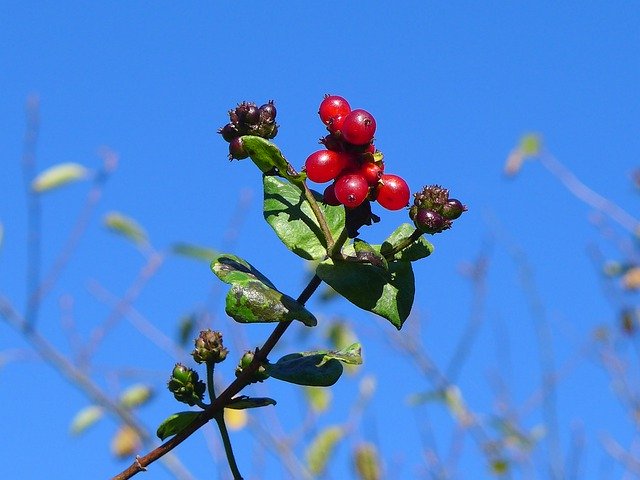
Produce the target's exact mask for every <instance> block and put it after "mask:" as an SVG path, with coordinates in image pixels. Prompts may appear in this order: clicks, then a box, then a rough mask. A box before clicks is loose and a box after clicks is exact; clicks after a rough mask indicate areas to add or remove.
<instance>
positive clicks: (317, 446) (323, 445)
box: [305, 426, 344, 475]
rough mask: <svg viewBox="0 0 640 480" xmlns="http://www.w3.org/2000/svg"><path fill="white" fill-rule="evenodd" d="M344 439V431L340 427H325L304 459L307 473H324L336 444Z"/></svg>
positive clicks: (312, 443)
mask: <svg viewBox="0 0 640 480" xmlns="http://www.w3.org/2000/svg"><path fill="white" fill-rule="evenodd" d="M343 437H344V429H343V428H342V427H340V426H332V427H327V428H325V429H324V430H322V431H321V432H320V433H318V435H316V437H315V438H314V439H313V441H312V442H311V444H310V445H309V447H308V448H307V451H306V453H305V458H306V460H307V466H308V468H309V471H310V472H311V474H313V475H320V474H322V473H323V472H324V470H325V468H326V467H327V464H328V463H329V461H330V460H331V456H332V454H333V452H334V450H335V448H336V445H337V444H338V442H339V441H340V440H341V439H342V438H343Z"/></svg>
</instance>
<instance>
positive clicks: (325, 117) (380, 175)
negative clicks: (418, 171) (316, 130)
mask: <svg viewBox="0 0 640 480" xmlns="http://www.w3.org/2000/svg"><path fill="white" fill-rule="evenodd" d="M318 114H319V115H320V120H322V123H324V124H325V125H326V127H327V130H328V131H329V134H328V135H327V136H325V137H323V138H322V139H320V143H322V144H323V145H324V146H325V148H326V150H318V151H317V152H314V153H312V154H311V155H309V157H308V158H307V160H306V162H305V172H306V173H307V178H308V179H309V180H311V181H312V182H316V183H325V182H329V181H333V183H331V184H330V185H329V186H327V188H326V189H325V191H324V202H325V203H326V204H328V205H344V206H345V207H349V208H356V207H358V206H359V205H361V204H362V203H363V202H365V201H366V200H372V201H377V202H378V203H379V204H380V205H382V206H383V207H384V208H387V209H389V210H399V209H401V208H404V207H406V206H407V204H408V203H409V197H410V192H409V186H408V185H407V182H405V181H404V179H402V178H401V177H399V176H398V175H391V174H385V173H384V162H383V160H382V154H381V153H380V152H379V151H377V150H376V148H375V146H374V145H373V136H374V134H375V131H376V120H375V118H374V117H373V115H371V114H370V113H369V112H367V111H366V110H362V109H356V110H352V109H351V106H350V105H349V103H348V102H347V100H345V99H344V98H343V97H340V96H338V95H326V96H325V97H324V99H323V100H322V103H320V109H319V111H318Z"/></svg>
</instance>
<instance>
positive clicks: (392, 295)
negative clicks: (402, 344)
mask: <svg viewBox="0 0 640 480" xmlns="http://www.w3.org/2000/svg"><path fill="white" fill-rule="evenodd" d="M316 274H317V275H318V276H319V277H320V278H321V279H322V280H323V281H325V282H326V283H328V284H329V285H330V286H331V287H332V288H333V289H334V290H335V291H336V292H338V293H339V294H340V295H342V296H343V297H345V298H346V299H347V300H349V301H350V302H351V303H353V304H354V305H356V306H358V307H360V308H362V309H364V310H367V311H370V312H373V313H376V314H378V315H380V316H381V317H383V318H386V319H387V320H389V321H390V322H391V323H392V324H393V325H394V326H395V327H396V328H397V329H398V330H400V329H401V328H402V324H403V323H404V321H405V320H406V319H407V317H408V316H409V313H410V312H411V307H412V305H413V297H414V294H415V285H414V282H415V280H414V277H413V269H412V268H411V263H409V262H401V261H396V262H391V263H389V275H383V274H382V272H381V270H380V269H378V268H376V267H374V266H372V265H364V264H359V263H350V262H340V261H337V262H335V263H334V262H333V260H331V259H328V260H325V261H323V262H322V263H320V264H319V265H318V267H317V269H316Z"/></svg>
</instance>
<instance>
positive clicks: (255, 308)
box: [226, 280, 318, 327]
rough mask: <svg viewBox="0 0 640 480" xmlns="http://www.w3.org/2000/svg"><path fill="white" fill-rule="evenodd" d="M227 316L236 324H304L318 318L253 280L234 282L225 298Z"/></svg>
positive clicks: (312, 324)
mask: <svg viewBox="0 0 640 480" xmlns="http://www.w3.org/2000/svg"><path fill="white" fill-rule="evenodd" d="M226 312H227V315H229V316H230V317H232V318H233V319H234V320H235V321H237V322H240V323H269V322H286V321H291V320H300V321H301V322H302V323H304V324H305V325H306V326H308V327H314V326H316V325H317V324H318V321H317V320H316V318H315V317H314V316H313V314H312V313H311V312H309V311H308V310H307V309H306V308H304V307H303V306H302V305H301V304H300V303H298V302H296V301H295V300H294V299H293V298H291V297H289V296H288V295H285V294H283V293H280V292H279V291H277V290H275V289H273V288H270V287H268V286H266V285H265V284H264V283H262V282H260V281H257V280H249V281H247V282H242V283H235V284H233V285H232V286H231V289H230V290H229V293H227V299H226Z"/></svg>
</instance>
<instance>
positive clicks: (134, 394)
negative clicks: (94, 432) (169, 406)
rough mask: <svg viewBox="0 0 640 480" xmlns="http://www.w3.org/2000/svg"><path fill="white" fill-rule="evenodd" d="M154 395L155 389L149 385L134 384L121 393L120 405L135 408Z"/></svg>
mask: <svg viewBox="0 0 640 480" xmlns="http://www.w3.org/2000/svg"><path fill="white" fill-rule="evenodd" d="M152 397H153V389H152V388H151V387H149V386H147V385H142V384H138V385H133V386H131V387H129V388H127V389H126V390H125V391H124V392H123V393H122V395H120V405H122V406H123V407H124V408H135V407H139V406H140V405H144V404H145V403H147V402H148V401H149V400H151V398H152Z"/></svg>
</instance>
